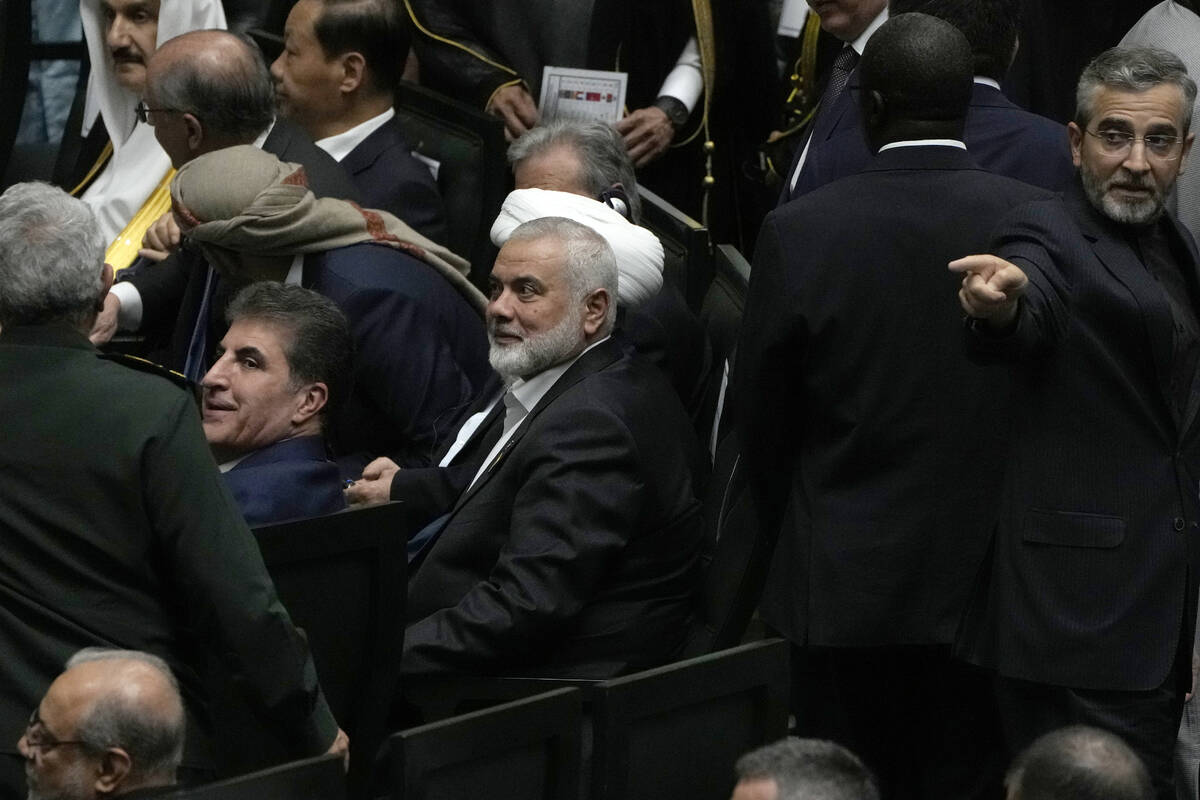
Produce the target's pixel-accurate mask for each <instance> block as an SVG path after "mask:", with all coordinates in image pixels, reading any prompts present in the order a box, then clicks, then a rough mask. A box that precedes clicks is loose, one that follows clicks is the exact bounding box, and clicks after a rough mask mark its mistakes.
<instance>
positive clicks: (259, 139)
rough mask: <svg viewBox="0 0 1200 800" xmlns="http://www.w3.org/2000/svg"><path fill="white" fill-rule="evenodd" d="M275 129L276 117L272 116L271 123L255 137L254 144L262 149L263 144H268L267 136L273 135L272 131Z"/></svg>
mask: <svg viewBox="0 0 1200 800" xmlns="http://www.w3.org/2000/svg"><path fill="white" fill-rule="evenodd" d="M273 130H275V118H274V117H271V124H270V125H268V126H267V127H266V128H265V129H264V130H263V132H262V133H260V134H259V135H258V136H256V137H255V138H254V146H255V147H257V148H258V149H259V150H262V147H263V145H264V144H266V141H267V137H268V136H270V135H271V131H273Z"/></svg>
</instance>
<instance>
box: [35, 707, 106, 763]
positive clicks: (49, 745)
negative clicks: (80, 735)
mask: <svg viewBox="0 0 1200 800" xmlns="http://www.w3.org/2000/svg"><path fill="white" fill-rule="evenodd" d="M35 725H40V726H42V730H43V731H45V732H46V733H48V734H49V735H50V736H54V734H53V733H50V731H49V730H48V729H47V728H46V723H45V722H43V721H42V718H41V717H40V716H38V710H37V709H36V708H35V709H34V710H33V713H32V714H30V715H29V722H27V723H25V746H26V747H35V748H38V749H39V750H40V751H41V752H42V754H43V755H45V754H46V753H48V752H49V751H51V750H53V749H54V748H56V747H58V746H59V745H68V744H73V745H80V746H83V747H89V748H93V749H94V745H93V744H92V743H91V742H85V741H84V740H82V739H55V740H54V741H52V742H43V741H40V740H34V739H33V737H32V736H30V734H31V733H32V731H33V727H34V726H35Z"/></svg>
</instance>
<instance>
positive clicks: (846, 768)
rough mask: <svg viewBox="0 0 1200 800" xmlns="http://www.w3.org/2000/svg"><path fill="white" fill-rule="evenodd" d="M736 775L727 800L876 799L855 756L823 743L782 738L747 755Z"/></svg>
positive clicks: (868, 776)
mask: <svg viewBox="0 0 1200 800" xmlns="http://www.w3.org/2000/svg"><path fill="white" fill-rule="evenodd" d="M734 770H735V772H736V773H737V785H736V786H734V787H733V795H732V797H730V800H879V788H878V787H877V786H876V785H875V778H874V776H872V775H871V771H870V770H869V769H867V767H866V765H864V764H863V763H862V761H860V760H859V758H858V756H856V755H854V753H851V752H850V751H849V750H847V749H846V748H844V747H842V746H841V745H840V744H836V743H834V742H830V741H826V740H824V739H797V738H795V737H791V736H789V737H788V738H786V739H780V740H779V741H778V742H772V743H771V744H768V745H764V746H762V747H760V748H758V749H757V750H751V751H750V752H749V753H746V754H745V755H744V756H742V757H741V758H739V759H738V761H737V764H736V765H735V766H734Z"/></svg>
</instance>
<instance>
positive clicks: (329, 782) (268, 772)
mask: <svg viewBox="0 0 1200 800" xmlns="http://www.w3.org/2000/svg"><path fill="white" fill-rule="evenodd" d="M345 798H346V775H345V772H344V771H343V767H342V759H341V756H331V755H323V756H317V757H316V758H308V759H305V760H303V761H293V762H291V763H290V764H282V765H280V766H277V767H271V768H269V769H264V770H261V771H259V772H253V773H251V774H249V775H241V776H239V777H237V778H230V779H229V780H225V781H218V782H217V783H210V784H207V785H204V786H196V787H193V788H190V789H181V790H179V791H177V792H171V793H169V794H166V795H163V796H162V800H345Z"/></svg>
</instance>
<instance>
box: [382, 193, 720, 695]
mask: <svg viewBox="0 0 1200 800" xmlns="http://www.w3.org/2000/svg"><path fill="white" fill-rule="evenodd" d="M616 298H617V266H616V259H615V257H614V256H613V252H612V249H611V248H610V247H609V245H608V243H607V242H606V241H605V240H604V238H603V237H601V236H600V235H599V234H598V233H596V232H595V231H593V230H592V229H591V228H588V227H586V226H584V225H581V224H579V223H577V222H574V221H572V220H568V219H565V218H561V217H544V218H541V219H537V220H533V221H531V222H526V223H524V224H522V225H520V226H518V227H517V228H516V230H514V231H513V233H512V235H511V237H510V238H509V239H508V241H507V242H506V243H505V245H504V246H503V247H502V248H501V249H500V253H499V255H498V256H497V258H496V263H495V266H494V268H493V270H492V275H491V292H490V300H489V303H488V307H487V323H488V340H489V345H490V350H489V360H490V362H491V364H492V366H493V367H494V368H495V369H496V371H497V372H498V373H500V375H501V377H502V378H503V379H504V382H505V384H506V386H507V388H506V390H505V391H504V393H503V394H502V396H501V398H500V399H499V400H498V401H497V402H495V403H493V404H492V406H491V407H490V408H487V409H485V410H483V411H481V412H480V414H478V415H476V416H475V417H472V418H471V419H468V420H467V421H466V423H465V424H464V425H463V428H462V430H460V432H459V436H458V437H457V440H456V441H455V443H454V445H453V448H454V449H453V450H452V452H451V453H450V454H449V456H448V457H444V458H443V459H442V460H441V463H443V464H446V466H445V467H444V468H441V469H442V471H443V472H446V471H451V470H454V469H456V468H457V469H462V468H463V467H464V466H465V468H466V469H467V470H469V471H472V472H473V474H472V475H470V476H469V477H468V478H467V479H466V480H464V481H463V484H465V485H466V489H465V490H462V491H461V493H460V494H459V495H458V496H457V499H456V500H453V501H452V502H451V504H450V507H449V511H448V513H445V514H444V515H443V516H441V517H440V518H438V519H437V520H435V521H434V522H433V523H431V524H430V525H429V526H427V527H426V528H425V529H424V530H423V531H421V532H420V533H419V534H418V535H417V538H416V539H414V540H413V542H412V543H410V544H414V543H415V547H414V546H410V557H411V559H412V565H411V567H410V569H411V570H413V572H412V576H411V578H410V580H409V591H408V609H409V615H410V617H409V618H410V620H411V624H410V625H409V626H408V628H407V630H406V631H405V634H404V656H403V662H402V663H403V669H404V670H405V672H406V673H408V674H420V673H426V674H428V673H438V672H462V673H473V674H535V675H555V676H571V677H585V678H604V677H610V676H612V675H617V674H621V673H625V672H635V671H637V670H640V669H645V668H648V667H652V666H655V665H658V664H662V663H665V662H667V661H669V660H671V659H672V658H673V657H674V656H675V655H676V654H677V653H678V652H679V650H680V649H681V648H682V646H683V644H684V642H685V640H686V638H687V635H688V632H689V628H690V625H689V623H690V606H691V592H692V586H693V585H694V579H695V570H696V568H697V554H698V548H699V545H700V537H701V525H700V516H699V511H700V508H699V503H698V502H697V500H696V492H697V491H698V490H699V488H700V487H694V486H693V483H692V475H693V474H703V467H702V466H700V464H702V463H703V458H704V455H703V451H702V450H701V449H700V447H699V445H698V444H697V443H696V441H695V439H694V435H693V433H692V431H691V427H690V423H689V421H688V418H687V415H686V414H685V413H684V410H683V407H682V406H681V404H680V402H679V400H678V398H677V397H676V395H675V393H674V392H673V390H672V389H671V387H670V385H669V384H668V383H667V382H666V379H665V378H663V377H662V375H661V374H659V373H658V371H657V370H656V369H655V368H654V367H653V366H652V365H649V364H644V363H642V362H641V361H639V360H638V359H636V358H633V357H631V356H630V355H629V354H628V353H626V352H625V350H624V348H622V347H621V345H620V344H619V343H618V342H617V341H616V340H614V339H613V338H611V336H610V333H611V331H612V326H613V320H614V317H615V313H616V302H615V301H616ZM459 454H461V457H462V458H464V459H465V461H463V462H459V463H457V464H456V463H455V459H456V457H458V456H459ZM437 471H438V468H434V469H432V470H424V471H419V470H401V471H400V473H399V474H400V475H406V476H407V474H408V473H420V472H426V473H429V472H437ZM414 477H417V476H414ZM414 486H415V484H414Z"/></svg>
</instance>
